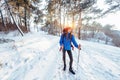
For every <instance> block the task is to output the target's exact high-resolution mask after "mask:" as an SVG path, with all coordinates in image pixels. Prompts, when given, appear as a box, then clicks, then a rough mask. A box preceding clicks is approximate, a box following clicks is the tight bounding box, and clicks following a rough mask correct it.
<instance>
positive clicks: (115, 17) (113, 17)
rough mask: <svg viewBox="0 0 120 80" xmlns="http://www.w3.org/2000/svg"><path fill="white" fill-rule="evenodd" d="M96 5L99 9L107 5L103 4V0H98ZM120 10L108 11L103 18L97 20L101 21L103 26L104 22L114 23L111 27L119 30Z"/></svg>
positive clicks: (105, 7)
mask: <svg viewBox="0 0 120 80" xmlns="http://www.w3.org/2000/svg"><path fill="white" fill-rule="evenodd" d="M97 5H98V7H99V8H100V9H104V10H105V9H107V8H108V6H107V5H105V3H104V0H98V1H97ZM119 20H120V11H117V12H114V13H108V14H107V15H105V16H104V17H103V18H100V19H99V20H98V21H97V22H99V23H101V24H102V25H103V26H104V25H106V24H110V25H114V28H113V29H116V30H119V31H120V23H119Z"/></svg>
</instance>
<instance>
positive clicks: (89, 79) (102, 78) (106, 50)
mask: <svg viewBox="0 0 120 80" xmlns="http://www.w3.org/2000/svg"><path fill="white" fill-rule="evenodd" d="M15 33H16V32H15ZM0 38H4V39H11V40H12V42H7V43H0V80H120V67H119V66H120V48H118V47H114V46H110V45H104V44H99V43H94V42H89V41H82V40H78V39H76V40H77V42H78V43H81V45H82V49H81V51H80V57H79V63H77V62H78V49H75V50H74V51H72V54H73V69H74V70H75V72H76V75H72V74H71V73H69V70H68V69H69V58H68V55H66V57H67V58H66V59H67V61H66V62H67V70H66V71H63V70H62V68H63V63H62V52H60V51H59V36H52V35H48V34H47V33H45V32H42V31H40V32H34V33H33V32H32V33H28V34H24V36H23V37H22V36H21V35H20V34H18V33H16V34H14V33H10V34H8V35H4V34H3V33H1V34H0ZM77 64H78V66H77ZM77 67H78V69H77Z"/></svg>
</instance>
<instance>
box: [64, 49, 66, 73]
mask: <svg viewBox="0 0 120 80" xmlns="http://www.w3.org/2000/svg"><path fill="white" fill-rule="evenodd" d="M65 52H66V50H64V49H63V63H64V67H63V70H64V71H65V70H66V58H65V57H66V53H65Z"/></svg>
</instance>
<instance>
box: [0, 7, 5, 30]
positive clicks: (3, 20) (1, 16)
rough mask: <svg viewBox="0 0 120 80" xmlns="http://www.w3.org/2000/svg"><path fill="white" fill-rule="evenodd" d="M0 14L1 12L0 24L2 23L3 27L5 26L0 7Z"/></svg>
mask: <svg viewBox="0 0 120 80" xmlns="http://www.w3.org/2000/svg"><path fill="white" fill-rule="evenodd" d="M0 14H1V18H2V25H3V27H4V28H5V24H4V19H3V15H2V11H1V9H0Z"/></svg>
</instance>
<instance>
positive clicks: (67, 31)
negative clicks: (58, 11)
mask: <svg viewBox="0 0 120 80" xmlns="http://www.w3.org/2000/svg"><path fill="white" fill-rule="evenodd" d="M71 31H72V29H71V28H70V27H67V28H64V29H63V34H62V35H61V37H60V41H59V43H60V51H61V50H62V52H63V63H64V67H63V70H64V71H65V70H66V51H67V53H68V55H69V59H70V63H69V71H70V72H71V73H72V74H75V72H74V71H73V69H72V63H73V56H72V52H71V47H72V43H73V45H74V46H75V47H76V48H78V49H81V45H78V44H77V42H76V40H75V38H74V35H72V33H71Z"/></svg>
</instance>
